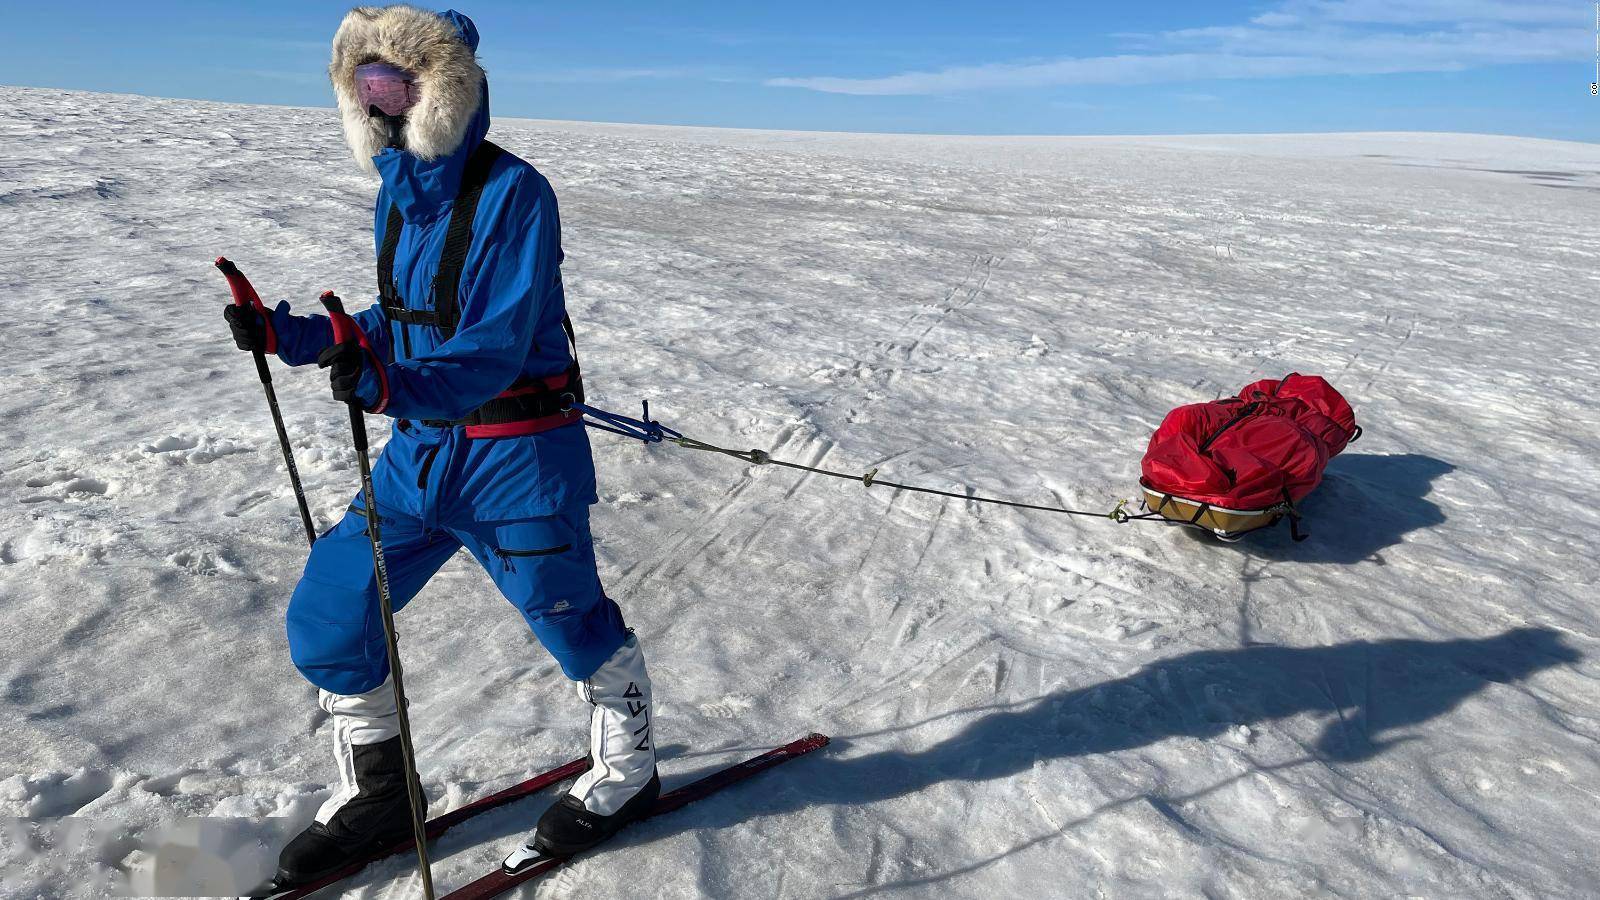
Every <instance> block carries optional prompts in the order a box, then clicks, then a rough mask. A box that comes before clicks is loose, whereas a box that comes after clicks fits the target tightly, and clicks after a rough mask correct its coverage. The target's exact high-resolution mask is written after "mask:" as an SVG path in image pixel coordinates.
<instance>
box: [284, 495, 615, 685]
mask: <svg viewBox="0 0 1600 900" xmlns="http://www.w3.org/2000/svg"><path fill="white" fill-rule="evenodd" d="M378 508H379V514H380V518H379V520H378V522H379V527H380V533H381V536H382V538H383V549H384V561H385V563H386V564H387V566H388V570H389V590H390V596H391V599H392V601H393V603H394V608H395V611H396V612H398V611H399V610H400V609H402V608H403V607H404V606H405V605H406V603H407V602H409V601H410V600H411V598H412V597H414V596H416V594H417V592H418V591H420V590H422V587H423V585H425V584H427V582H428V579H429V578H431V577H432V576H433V574H434V573H435V572H437V571H438V570H439V567H440V566H443V565H444V563H445V561H446V560H448V559H449V558H450V557H451V556H452V555H454V554H455V552H456V551H457V550H458V549H460V548H462V547H466V548H467V551H468V552H470V553H471V554H472V555H473V557H474V558H476V559H477V560H478V563H479V564H480V565H482V566H483V567H484V569H485V570H486V571H487V572H488V573H489V577H490V578H492V579H494V582H495V584H496V585H497V586H498V587H499V588H500V592H501V593H502V594H504V595H505V597H506V599H507V600H510V601H511V603H512V605H513V606H515V607H517V609H518V610H520V611H521V612H522V615H523V618H524V619H526V620H527V622H528V625H529V626H530V627H531V628H532V629H533V633H534V634H535V635H536V636H537V637H538V638H539V641H540V643H542V644H543V645H544V647H545V649H546V650H548V651H549V652H550V655H551V656H553V657H555V659H556V661H557V662H558V663H559V664H560V665H561V671H562V672H564V673H565V674H566V676H567V677H568V678H571V679H573V680H574V681H581V680H583V679H585V678H588V677H589V676H590V675H593V674H594V672H595V670H596V669H598V668H599V667H600V665H601V664H602V663H604V662H605V661H606V660H607V659H609V658H610V657H611V655H612V654H613V653H615V652H616V651H617V648H619V647H621V646H622V644H623V642H624V641H625V640H627V630H626V628H625V627H624V625H623V621H622V611H621V610H619V609H618V608H617V604H616V603H615V602H613V601H612V600H611V598H610V597H607V596H606V595H605V592H604V591H603V590H601V587H600V577H599V574H598V572H597V571H596V568H595V556H594V544H593V542H592V540H591V538H590V535H589V509H588V506H586V505H582V504H578V505H575V506H573V507H571V508H568V509H564V510H562V511H560V512H558V513H557V514H555V515H549V516H538V517H532V518H522V519H515V520H508V521H476V520H475V519H473V518H471V517H463V518H462V519H459V520H451V519H448V518H446V519H445V520H443V521H440V522H438V523H436V524H433V525H431V526H430V525H429V524H428V523H425V522H424V521H423V519H422V518H421V517H419V516H414V515H409V514H406V513H403V512H398V511H395V510H391V509H389V508H387V507H386V506H385V504H384V502H383V496H382V494H381V493H380V494H379V496H378ZM366 517H367V513H366V510H365V509H364V507H363V505H362V500H361V498H360V497H359V496H358V497H357V498H356V501H355V503H353V504H351V507H350V510H349V512H347V513H346V514H345V517H344V519H343V520H341V521H340V522H339V524H338V525H336V526H334V528H333V529H332V530H331V531H329V532H328V533H327V534H325V535H323V536H322V537H321V538H319V539H318V540H317V542H316V544H315V545H313V547H312V548H311V556H310V558H309V559H308V560H307V561H306V568H305V574H304V575H303V576H301V579H300V583H299V585H298V586H297V587H296V588H295V591H294V596H293V598H292V599H291V600H290V601H289V613H288V617H287V624H288V632H289V654H290V656H291V657H292V658H293V659H294V664H295V667H296V668H298V669H299V670H300V672H301V674H303V675H304V676H305V677H306V679H307V680H309V681H310V682H311V683H312V684H314V685H316V686H317V687H319V688H322V689H323V690H327V691H331V692H332V693H335V694H359V693H363V692H365V691H369V690H372V689H373V688H375V687H377V686H378V685H380V684H382V683H383V681H384V679H385V678H387V677H388V675H389V659H388V654H387V652H386V648H385V646H384V637H383V623H382V618H381V615H380V613H379V611H378V587H377V580H376V577H375V576H374V574H373V567H372V545H371V543H370V542H369V539H368V537H367V532H366V525H367V518H366Z"/></svg>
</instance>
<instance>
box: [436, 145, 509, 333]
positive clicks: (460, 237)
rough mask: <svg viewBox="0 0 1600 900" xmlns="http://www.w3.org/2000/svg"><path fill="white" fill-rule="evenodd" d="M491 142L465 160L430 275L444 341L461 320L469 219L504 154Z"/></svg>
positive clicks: (479, 147)
mask: <svg viewBox="0 0 1600 900" xmlns="http://www.w3.org/2000/svg"><path fill="white" fill-rule="evenodd" d="M504 152H505V151H504V150H501V149H500V148H499V147H497V146H495V145H494V144H493V143H491V142H490V141H484V142H482V143H480V144H479V145H478V149H476V150H474V151H472V156H471V157H469V158H468V159H467V168H466V171H464V172H462V174H461V189H460V190H459V191H457V192H456V199H455V202H454V203H453V204H451V206H450V230H449V231H447V232H445V236H444V249H443V250H442V251H440V253H439V271H438V274H436V275H434V276H433V310H434V316H435V317H436V324H437V325H438V328H439V331H440V332H441V333H443V334H444V336H445V338H446V339H449V337H450V336H451V335H453V334H455V333H456V323H458V322H460V321H461V306H460V304H459V303H458V302H457V298H456V291H457V290H458V289H459V288H460V286H461V270H462V269H463V268H465V266H466V263H467V250H468V249H469V248H471V247H472V220H473V219H475V218H477V215H478V198H479V197H481V196H482V195H483V186H484V185H485V184H487V183H488V182H489V168H490V167H491V166H493V165H494V161H495V160H497V159H499V158H500V154H502V153H504Z"/></svg>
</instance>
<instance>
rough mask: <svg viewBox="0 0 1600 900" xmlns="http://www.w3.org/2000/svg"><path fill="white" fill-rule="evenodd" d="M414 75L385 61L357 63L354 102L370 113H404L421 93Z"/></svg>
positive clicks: (400, 114) (414, 103) (395, 114)
mask: <svg viewBox="0 0 1600 900" xmlns="http://www.w3.org/2000/svg"><path fill="white" fill-rule="evenodd" d="M416 77H417V76H415V75H413V74H411V73H410V72H407V71H406V70H405V69H402V68H400V67H399V66H391V65H389V64H388V63H385V62H375V63H367V64H366V65H363V66H356V101H357V102H359V103H360V104H361V108H362V109H364V110H366V111H367V112H368V113H369V114H372V115H376V114H377V113H382V114H384V115H386V116H403V115H405V114H406V111H407V110H409V109H411V107H413V106H416V105H417V98H418V96H419V95H420V94H421V91H420V90H419V89H418V87H417V84H416V80H415V79H416ZM374 110H376V112H374Z"/></svg>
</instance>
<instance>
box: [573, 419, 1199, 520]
mask: <svg viewBox="0 0 1600 900" xmlns="http://www.w3.org/2000/svg"><path fill="white" fill-rule="evenodd" d="M642 406H643V414H642V415H641V417H640V418H637V419H635V418H632V417H630V416H624V415H621V414H620V413H614V412H611V411H609V410H604V409H600V408H599V407H595V406H590V405H588V404H587V403H582V402H577V401H574V402H573V403H572V404H571V405H570V407H569V408H570V409H575V410H578V411H579V412H581V413H583V414H584V415H585V416H588V417H589V418H588V419H585V420H584V423H583V424H585V425H587V426H589V427H590V428H595V429H598V430H600V431H609V432H611V433H612V434H619V435H622V436H623V437H626V438H632V439H634V440H637V441H643V442H644V443H646V444H661V443H668V444H676V445H678V446H679V447H683V448H684V449H686V450H704V451H706V452H709V453H718V454H721V455H723V456H731V457H733V458H734V459H737V460H740V461H742V462H747V463H751V464H752V465H758V466H766V465H773V466H783V467H784V468H786V469H798V470H799V471H802V472H813V473H815V474H817V475H827V476H828V477H830V478H842V479H844V480H845V481H856V482H860V483H861V484H862V486H864V487H868V488H871V487H886V488H890V489H891V490H896V491H913V492H915V493H919V494H934V495H937V496H940V497H953V498H955V499H957V500H971V501H972V502H974V503H990V504H994V505H996V506H1010V507H1014V508H1016V509H1031V510H1037V511H1039V512H1050V513H1058V514H1060V515H1065V516H1083V517H1086V518H1091V519H1108V520H1110V521H1112V522H1115V523H1117V524H1118V525H1126V524H1128V523H1130V522H1156V523H1159V524H1163V525H1172V524H1178V523H1174V522H1172V521H1170V520H1168V519H1166V518H1163V517H1161V516H1159V515H1157V514H1156V513H1153V512H1147V513H1143V514H1140V515H1135V514H1133V513H1130V512H1128V510H1127V505H1128V503H1130V502H1131V501H1128V500H1119V501H1117V505H1116V506H1114V507H1112V508H1111V510H1110V511H1108V512H1097V511H1095V510H1088V509H1068V508H1067V507H1065V506H1043V505H1040V504H1037V503H1022V502H1020V501H1017V500H1002V499H999V498H997V497H980V496H977V495H975V494H971V493H964V494H959V493H956V492H955V491H942V490H939V489H938V488H930V487H920V486H918V485H914V484H902V483H900V482H897V481H886V480H884V479H882V478H879V477H878V470H877V469H875V468H874V469H869V470H868V471H866V472H863V473H861V474H855V473H851V472H840V471H837V470H834V469H824V468H820V467H818V466H808V465H805V464H803V463H797V462H791V461H790V460H786V459H777V458H776V457H774V456H772V454H770V453H768V452H767V451H765V450H734V449H731V448H728V447H719V446H717V445H716V444H709V443H706V442H705V441H701V440H696V439H695V438H692V437H687V436H685V435H684V434H683V433H682V432H680V431H676V430H674V429H672V428H668V427H667V426H665V425H663V424H661V423H660V422H657V421H656V420H654V419H652V418H650V401H648V400H645V401H643V402H642Z"/></svg>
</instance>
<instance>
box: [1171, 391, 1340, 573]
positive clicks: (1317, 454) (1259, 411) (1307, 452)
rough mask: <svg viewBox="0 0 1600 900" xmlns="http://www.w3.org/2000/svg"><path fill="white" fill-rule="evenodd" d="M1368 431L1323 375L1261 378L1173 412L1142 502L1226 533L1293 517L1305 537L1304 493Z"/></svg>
mask: <svg viewBox="0 0 1600 900" xmlns="http://www.w3.org/2000/svg"><path fill="white" fill-rule="evenodd" d="M1360 436H1361V428H1360V427H1359V426H1357V425H1356V415H1355V412H1354V411H1353V410H1351V409H1350V404H1349V403H1347V402H1346V401H1345V399H1344V397H1342V396H1340V394H1339V392H1338V391H1336V390H1334V389H1333V385H1331V384H1328V382H1327V381H1325V380H1323V379H1322V378H1321V377H1320V376H1317V375H1301V374H1299V373H1293V374H1290V375H1286V376H1284V377H1283V379H1282V380H1274V379H1270V378H1269V379H1266V380H1264V381H1258V382H1256V383H1255V384H1252V385H1250V386H1248V387H1246V388H1245V389H1244V390H1242V391H1240V392H1239V396H1237V397H1229V398H1227V399H1225V400H1216V401H1213V402H1211V403H1196V404H1193V405H1190V406H1180V407H1178V408H1177V409H1175V410H1173V411H1172V412H1170V413H1168V414H1167V417H1166V418H1165V419H1163V420H1162V422H1161V427H1159V428H1157V429H1156V433H1155V434H1154V435H1152V436H1151V437H1150V446H1149V448H1148V449H1146V450H1145V454H1144V461H1143V462H1142V464H1141V469H1142V471H1143V473H1144V474H1143V477H1142V478H1140V479H1139V484H1140V486H1141V487H1143V488H1144V504H1145V506H1146V507H1148V508H1149V509H1151V510H1152V511H1154V512H1155V513H1156V514H1157V515H1159V516H1161V517H1163V518H1165V519H1168V520H1171V521H1174V522H1180V523H1182V524H1184V525H1191V526H1194V527H1195V528H1199V529H1201V530H1204V531H1209V532H1211V533H1213V534H1215V535H1216V536H1217V537H1219V538H1222V539H1223V540H1227V541H1232V540H1238V539H1239V537H1240V536H1242V535H1244V534H1245V533H1246V532H1250V531H1255V530H1256V529H1258V528H1265V527H1267V526H1269V525H1273V524H1276V523H1277V522H1278V521H1280V520H1281V519H1284V518H1288V519H1289V524H1290V528H1291V529H1292V531H1293V533H1294V539H1295V540H1297V541H1298V540H1304V539H1305V537H1306V535H1305V533H1304V532H1303V531H1302V530H1301V528H1300V512H1299V503H1300V501H1301V500H1303V499H1305V497H1306V495H1307V494H1309V493H1311V492H1312V490H1314V489H1315V488H1316V486H1317V485H1318V484H1321V483H1322V473H1323V472H1324V471H1325V470H1326V469H1327V468H1328V461H1329V460H1331V459H1333V458H1334V457H1335V456H1338V455H1339V451H1341V450H1343V449H1344V448H1345V447H1346V446H1347V445H1349V444H1350V443H1351V442H1352V441H1354V440H1356V439H1357V438H1359V437H1360Z"/></svg>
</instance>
